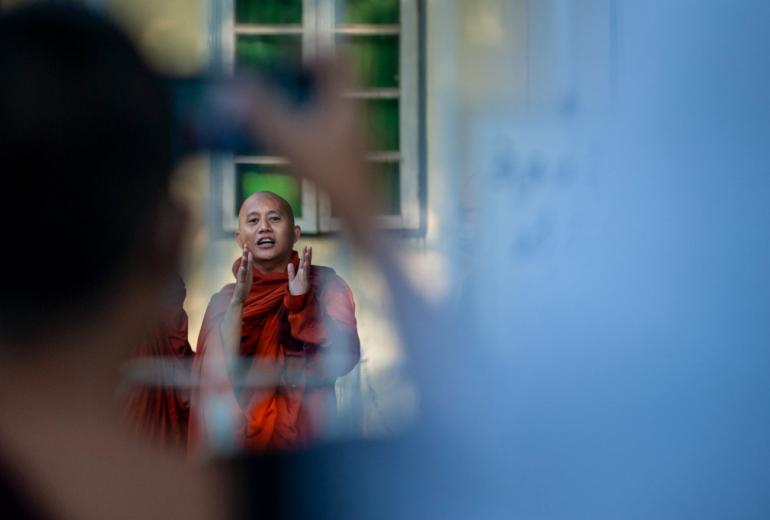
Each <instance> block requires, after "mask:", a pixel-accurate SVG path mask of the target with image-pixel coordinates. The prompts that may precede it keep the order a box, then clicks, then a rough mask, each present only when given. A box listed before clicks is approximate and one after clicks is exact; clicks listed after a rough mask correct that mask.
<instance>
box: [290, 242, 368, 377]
mask: <svg viewBox="0 0 770 520" xmlns="http://www.w3.org/2000/svg"><path fill="white" fill-rule="evenodd" d="M312 254H313V251H312V248H305V250H303V255H302V259H301V262H300V264H299V267H298V269H297V272H296V274H295V273H294V266H293V265H291V266H289V267H288V271H289V294H287V295H286V296H285V297H284V301H283V304H284V307H286V309H287V310H288V321H289V326H290V330H291V336H292V338H293V339H295V340H297V341H299V342H302V343H305V344H310V345H312V347H311V348H310V349H308V348H307V347H306V348H305V350H304V352H302V353H297V354H302V355H307V356H308V360H307V361H308V362H307V369H309V372H310V375H312V376H313V377H315V378H318V379H321V380H322V381H326V382H332V381H334V379H336V378H337V377H340V376H343V375H345V374H347V373H348V372H350V370H351V369H352V368H353V367H354V366H355V365H356V364H357V363H358V361H359V360H360V357H361V354H360V342H359V339H358V330H357V328H356V317H355V303H354V301H353V293H352V291H351V290H350V287H348V285H347V284H346V283H345V282H344V281H343V280H342V279H341V278H339V277H337V276H334V277H330V279H329V280H328V283H326V285H325V286H324V287H321V288H320V289H321V290H320V294H318V293H316V291H315V290H314V289H313V288H312V287H311V286H310V284H309V281H308V278H309V272H310V266H311V260H312Z"/></svg>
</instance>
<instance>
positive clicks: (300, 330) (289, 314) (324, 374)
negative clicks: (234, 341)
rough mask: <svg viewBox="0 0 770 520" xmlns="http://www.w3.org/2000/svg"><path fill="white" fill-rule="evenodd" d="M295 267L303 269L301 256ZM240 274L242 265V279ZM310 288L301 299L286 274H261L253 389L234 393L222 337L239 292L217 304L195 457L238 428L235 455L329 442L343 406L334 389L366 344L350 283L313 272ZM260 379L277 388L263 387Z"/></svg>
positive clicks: (247, 322)
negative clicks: (329, 429) (331, 422)
mask: <svg viewBox="0 0 770 520" xmlns="http://www.w3.org/2000/svg"><path fill="white" fill-rule="evenodd" d="M292 262H294V264H295V266H296V265H297V264H298V263H299V259H298V257H297V254H296V252H294V254H293V256H292ZM239 266H240V259H239V260H237V261H236V262H235V265H234V266H233V272H234V273H235V272H237V269H238V267H239ZM310 287H311V288H310V290H309V291H308V292H307V293H306V294H304V295H301V296H293V295H291V294H289V292H288V276H287V274H286V273H285V272H283V273H269V274H261V273H259V272H258V271H256V270H254V280H253V283H252V287H251V291H250V293H249V295H248V297H247V298H246V301H245V302H244V307H243V322H242V323H243V326H242V330H241V346H240V355H241V360H244V361H245V362H246V365H247V367H248V368H247V371H246V374H245V375H246V378H247V379H250V380H251V381H252V383H251V384H244V385H237V384H236V385H233V382H232V378H231V377H230V375H229V372H228V370H227V362H226V359H227V356H226V355H225V351H224V348H223V346H222V339H221V333H220V330H219V325H220V323H221V321H222V319H223V317H224V314H225V312H226V311H227V307H228V305H229V303H230V299H231V298H232V295H233V291H234V289H235V284H229V285H226V286H225V287H224V288H223V289H222V290H221V291H220V292H219V293H217V294H215V295H214V296H213V297H212V299H211V302H210V303H209V306H208V308H207V309H206V315H205V317H204V320H203V326H202V328H201V333H200V336H199V337H198V349H197V352H196V364H195V368H194V373H195V374H196V375H197V376H198V377H199V381H200V383H201V387H200V389H199V390H196V391H194V392H193V396H192V402H191V413H190V434H189V444H190V449H191V452H193V453H194V452H196V451H198V450H200V449H201V448H206V447H208V446H210V444H211V442H212V441H211V435H212V432H214V431H215V430H216V431H220V432H221V429H220V428H222V427H224V428H232V430H233V439H232V440H233V444H234V445H235V447H237V448H245V449H247V450H256V451H290V450H296V449H299V448H302V447H306V446H308V444H310V443H311V442H312V441H313V440H315V439H317V438H318V437H319V436H320V435H321V434H322V432H323V430H324V421H325V419H327V418H328V414H329V413H331V412H333V411H336V409H330V408H333V407H335V406H336V404H335V398H334V381H335V380H336V378H337V377H339V376H341V375H344V374H346V373H347V372H349V371H350V370H351V369H352V368H353V367H354V366H355V365H356V364H357V363H358V361H359V358H360V343H359V339H358V332H357V329H356V318H355V303H354V301H353V294H352V292H351V290H350V287H348V285H347V284H346V283H345V281H344V280H342V278H340V277H339V276H337V275H336V274H335V273H334V270H332V269H330V268H327V267H318V266H312V267H311V271H310ZM258 378H263V379H264V378H266V379H267V380H268V381H272V383H269V384H266V385H262V386H255V385H254V384H253V383H254V381H256V380H257V379H258ZM212 396H215V397H216V399H215V400H214V401H212V400H211V397H212ZM212 403H215V404H212ZM223 414H224V415H223ZM228 421H230V422H229V423H228ZM215 422H218V424H215Z"/></svg>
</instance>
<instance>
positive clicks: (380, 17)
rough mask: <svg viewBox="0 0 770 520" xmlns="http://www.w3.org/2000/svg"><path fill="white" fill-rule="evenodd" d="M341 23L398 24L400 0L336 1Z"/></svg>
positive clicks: (338, 17) (338, 18)
mask: <svg viewBox="0 0 770 520" xmlns="http://www.w3.org/2000/svg"><path fill="white" fill-rule="evenodd" d="M336 1H337V20H338V21H339V22H340V23H367V24H397V23H398V17H399V8H398V4H399V0H336Z"/></svg>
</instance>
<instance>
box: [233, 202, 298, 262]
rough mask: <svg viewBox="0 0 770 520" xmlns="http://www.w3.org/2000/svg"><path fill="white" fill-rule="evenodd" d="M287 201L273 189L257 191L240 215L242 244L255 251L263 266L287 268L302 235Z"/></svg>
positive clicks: (239, 225)
mask: <svg viewBox="0 0 770 520" xmlns="http://www.w3.org/2000/svg"><path fill="white" fill-rule="evenodd" d="M290 211H291V209H290V207H289V205H288V203H287V202H286V201H284V200H283V199H281V198H279V197H278V196H276V195H272V194H270V193H255V194H254V195H252V196H251V197H249V198H248V199H246V201H245V202H244V203H243V206H241V212H240V214H239V215H238V233H237V234H236V239H237V241H238V244H239V245H241V246H243V245H244V244H246V247H247V248H248V249H249V251H251V254H252V255H253V257H254V262H255V264H256V266H257V267H258V268H260V267H262V268H263V269H262V270H265V269H270V270H275V268H278V269H285V268H286V264H288V263H289V259H290V258H291V251H292V249H293V247H294V244H295V242H296V241H297V240H298V239H299V236H300V228H299V226H295V225H294V224H293V219H292V216H291V213H290Z"/></svg>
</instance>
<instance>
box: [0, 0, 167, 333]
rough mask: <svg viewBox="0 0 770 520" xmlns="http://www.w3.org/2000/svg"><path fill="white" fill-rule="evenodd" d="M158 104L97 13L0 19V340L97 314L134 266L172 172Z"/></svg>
mask: <svg viewBox="0 0 770 520" xmlns="http://www.w3.org/2000/svg"><path fill="white" fill-rule="evenodd" d="M168 98H169V96H168V89H167V84H166V82H164V81H163V80H162V79H161V78H160V77H159V76H158V75H156V74H155V73H154V72H153V71H152V70H151V69H150V68H149V67H148V66H147V65H146V63H145V62H144V61H143V60H142V58H141V57H140V56H139V54H138V52H137V50H136V49H135V48H134V46H133V45H132V44H131V42H130V41H129V40H128V38H127V37H126V36H125V35H124V34H123V33H122V32H121V31H120V30H119V29H118V28H117V27H115V26H114V25H113V24H112V23H111V22H109V21H107V20H106V19H105V18H103V17H102V16H101V15H98V14H96V13H94V12H91V11H89V10H87V9H85V8H83V7H77V6H73V5H55V4H33V5H30V6H27V7H22V8H20V9H15V10H11V11H9V12H8V13H5V14H2V15H0V168H2V170H1V171H0V240H3V241H4V242H5V244H4V247H3V249H4V252H5V253H4V257H5V265H4V269H3V270H2V272H0V336H2V337H4V338H6V339H14V338H19V337H24V336H27V335H28V334H29V333H30V332H31V331H38V332H39V331H40V329H41V328H45V327H47V326H49V325H51V324H52V323H55V322H56V321H57V320H62V319H65V318H67V319H68V318H70V317H71V316H72V315H73V312H80V311H83V310H87V309H90V308H92V307H93V306H94V305H98V304H99V303H100V302H101V301H103V297H104V296H106V295H108V294H110V292H111V291H112V289H113V288H114V285H115V283H116V282H117V281H118V280H119V279H120V278H121V276H122V275H124V274H125V273H126V272H127V269H130V268H132V267H133V266H135V265H136V264H137V262H140V261H141V258H139V252H140V251H141V250H143V247H142V245H141V242H142V240H144V239H146V237H147V236H148V233H147V230H148V227H147V226H150V225H152V221H153V215H154V209H155V208H157V205H158V203H159V201H160V200H161V198H162V197H165V196H166V193H167V190H168V176H169V174H170V171H171V167H172V159H171V154H170V151H171V150H170V116H169V107H168V104H169V99H168Z"/></svg>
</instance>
